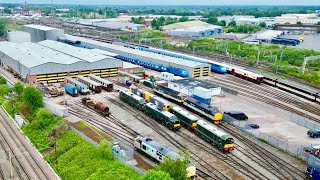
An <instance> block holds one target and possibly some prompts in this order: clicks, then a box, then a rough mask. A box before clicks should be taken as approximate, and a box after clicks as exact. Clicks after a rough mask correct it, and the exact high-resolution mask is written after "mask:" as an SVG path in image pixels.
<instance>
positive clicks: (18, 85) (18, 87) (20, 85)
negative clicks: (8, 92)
mask: <svg viewBox="0 0 320 180" xmlns="http://www.w3.org/2000/svg"><path fill="white" fill-rule="evenodd" d="M23 89H24V85H23V83H21V82H18V83H16V84H15V85H14V86H13V92H15V93H16V94H17V95H18V96H21V95H22V93H23Z"/></svg>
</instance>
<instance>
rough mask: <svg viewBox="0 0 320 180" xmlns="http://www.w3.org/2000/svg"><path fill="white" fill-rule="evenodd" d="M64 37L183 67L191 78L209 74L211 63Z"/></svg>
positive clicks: (155, 62) (122, 53) (129, 55)
mask: <svg viewBox="0 0 320 180" xmlns="http://www.w3.org/2000/svg"><path fill="white" fill-rule="evenodd" d="M64 39H67V40H70V41H79V42H81V44H82V45H85V46H87V47H91V48H96V49H101V50H105V51H109V52H112V53H116V54H119V55H122V56H127V57H130V58H134V59H139V60H141V61H145V62H150V63H154V64H158V65H162V66H168V67H174V68H181V69H184V70H186V71H187V72H188V77H191V78H193V77H202V76H208V75H209V70H210V65H209V64H205V63H200V62H193V61H187V60H182V59H179V58H174V57H168V56H163V55H159V54H154V53H150V52H145V51H140V50H136V49H130V48H126V47H123V46H118V45H114V44H107V43H102V42H98V41H94V40H91V39H86V38H82V37H75V36H70V35H65V36H64Z"/></svg>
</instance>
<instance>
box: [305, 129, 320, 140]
mask: <svg viewBox="0 0 320 180" xmlns="http://www.w3.org/2000/svg"><path fill="white" fill-rule="evenodd" d="M307 134H308V135H309V136H310V137H313V138H319V137H320V130H318V129H310V130H309V131H308V132H307Z"/></svg>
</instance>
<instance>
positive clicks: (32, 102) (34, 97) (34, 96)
mask: <svg viewBox="0 0 320 180" xmlns="http://www.w3.org/2000/svg"><path fill="white" fill-rule="evenodd" d="M22 97H23V100H24V101H25V102H26V104H27V105H29V106H30V107H31V110H32V112H31V113H34V112H36V110H37V109H39V108H41V107H42V106H43V105H42V93H41V92H40V91H39V90H38V89H36V88H35V87H33V86H27V87H26V88H25V89H24V91H23V94H22Z"/></svg>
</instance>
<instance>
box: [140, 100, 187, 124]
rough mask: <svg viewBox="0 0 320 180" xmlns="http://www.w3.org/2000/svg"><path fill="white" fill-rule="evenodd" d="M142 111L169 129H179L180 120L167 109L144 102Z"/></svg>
mask: <svg viewBox="0 0 320 180" xmlns="http://www.w3.org/2000/svg"><path fill="white" fill-rule="evenodd" d="M144 111H145V113H146V114H147V115H148V116H150V117H152V118H153V119H155V120H156V121H158V122H160V123H161V124H163V125H165V126H167V127H168V128H169V129H171V130H179V129H180V127H181V126H180V121H179V120H178V118H177V117H176V116H175V115H173V114H171V113H170V112H168V111H164V110H160V109H158V108H157V106H156V105H154V104H152V103H147V104H145V105H144Z"/></svg>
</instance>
